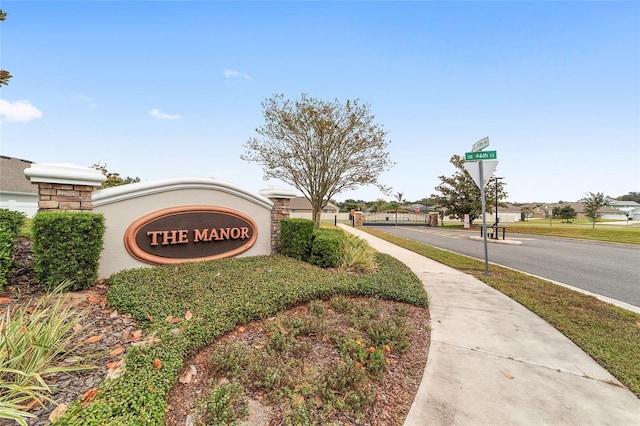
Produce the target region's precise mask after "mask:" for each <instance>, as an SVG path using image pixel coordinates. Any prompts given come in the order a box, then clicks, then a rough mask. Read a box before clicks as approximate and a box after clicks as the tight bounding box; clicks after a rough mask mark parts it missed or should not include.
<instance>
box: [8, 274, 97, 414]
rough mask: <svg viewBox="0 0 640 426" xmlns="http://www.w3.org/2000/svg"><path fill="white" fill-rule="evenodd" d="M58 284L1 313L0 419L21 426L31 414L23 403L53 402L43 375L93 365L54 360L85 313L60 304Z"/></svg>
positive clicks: (67, 345) (70, 345) (64, 353)
mask: <svg viewBox="0 0 640 426" xmlns="http://www.w3.org/2000/svg"><path fill="white" fill-rule="evenodd" d="M68 285H69V283H63V284H62V285H60V286H58V287H57V288H56V289H54V291H53V292H52V293H50V294H49V295H47V296H45V297H43V298H41V299H40V300H39V301H38V302H37V303H36V304H35V305H34V306H31V307H29V306H19V307H9V308H7V309H6V311H5V312H4V314H3V315H2V316H0V419H1V418H4V419H12V420H15V421H17V422H18V423H19V424H21V425H26V422H25V420H24V419H25V418H28V417H32V415H31V414H30V413H28V412H26V411H23V410H24V408H25V407H26V404H30V403H36V404H38V405H44V403H45V402H54V401H52V400H51V398H50V396H49V394H50V392H51V389H50V387H49V385H48V384H47V383H46V381H45V377H46V375H47V374H53V373H59V372H62V371H77V370H82V369H87V368H92V367H87V366H82V365H76V366H71V367H58V366H56V364H57V363H58V361H60V360H61V359H63V358H65V357H66V356H68V354H69V353H71V352H72V351H73V349H74V345H73V343H72V342H73V340H74V337H75V336H76V335H77V334H78V331H77V328H76V327H75V326H76V325H77V324H79V323H80V322H81V321H82V319H83V318H84V316H85V312H84V311H82V312H76V311H72V310H71V309H70V308H68V307H64V306H63V303H62V298H61V297H59V296H60V293H61V292H62V291H63V290H64V289H66V288H67V287H68Z"/></svg>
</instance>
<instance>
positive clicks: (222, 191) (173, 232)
mask: <svg viewBox="0 0 640 426" xmlns="http://www.w3.org/2000/svg"><path fill="white" fill-rule="evenodd" d="M281 191H282V194H283V197H284V198H292V197H293V196H295V193H292V191H287V190H281ZM268 193H269V197H271V196H272V195H273V193H274V192H273V191H270V192H268ZM275 198H278V197H275ZM92 202H93V211H94V212H96V213H101V214H103V215H104V217H105V224H106V230H105V237H104V249H103V251H102V255H101V257H100V270H99V275H100V277H103V278H107V277H109V276H110V275H111V274H113V273H115V272H118V271H120V270H123V269H130V268H137V267H141V266H150V265H161V264H171V263H179V262H186V261H202V260H210V259H220V258H223V257H230V256H259V255H267V254H271V252H272V247H271V236H272V231H271V228H272V218H271V212H272V209H273V208H274V204H273V202H272V201H271V200H270V199H269V198H266V197H265V196H263V195H260V194H254V193H251V192H248V191H245V190H243V189H241V188H239V187H236V186H234V185H231V184H229V183H227V182H222V181H218V180H215V179H213V178H174V179H164V180H159V181H153V182H138V183H133V184H129V185H122V186H117V187H114V188H106V189H101V190H99V191H95V192H94V193H93V196H92Z"/></svg>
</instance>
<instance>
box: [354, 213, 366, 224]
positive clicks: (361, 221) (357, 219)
mask: <svg viewBox="0 0 640 426" xmlns="http://www.w3.org/2000/svg"><path fill="white" fill-rule="evenodd" d="M354 223H355V226H362V225H364V213H362V212H356V217H355V220H354Z"/></svg>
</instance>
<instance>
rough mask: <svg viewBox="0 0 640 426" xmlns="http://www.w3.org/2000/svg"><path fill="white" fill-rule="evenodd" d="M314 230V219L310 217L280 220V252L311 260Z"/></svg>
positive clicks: (295, 257)
mask: <svg viewBox="0 0 640 426" xmlns="http://www.w3.org/2000/svg"><path fill="white" fill-rule="evenodd" d="M313 230H314V224H313V221H312V220H309V219H299V218H288V219H282V220H280V253H281V254H282V255H284V256H287V257H291V258H294V259H298V260H303V261H305V262H306V261H307V260H309V255H310V254H311V243H312V240H313Z"/></svg>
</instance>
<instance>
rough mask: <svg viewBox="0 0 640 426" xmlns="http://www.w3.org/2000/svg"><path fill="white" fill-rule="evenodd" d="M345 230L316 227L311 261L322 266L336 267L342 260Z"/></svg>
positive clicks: (310, 256)
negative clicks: (341, 246)
mask: <svg viewBox="0 0 640 426" xmlns="http://www.w3.org/2000/svg"><path fill="white" fill-rule="evenodd" d="M344 239H345V235H344V232H342V231H341V230H334V229H316V230H315V231H314V233H313V241H312V243H311V254H310V255H309V263H311V264H312V265H316V266H319V267H320V268H334V267H336V266H338V263H339V262H340V245H341V244H342V241H343V240H344Z"/></svg>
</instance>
